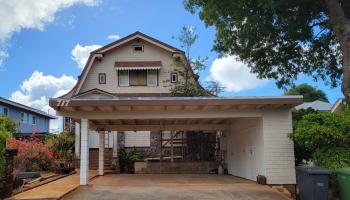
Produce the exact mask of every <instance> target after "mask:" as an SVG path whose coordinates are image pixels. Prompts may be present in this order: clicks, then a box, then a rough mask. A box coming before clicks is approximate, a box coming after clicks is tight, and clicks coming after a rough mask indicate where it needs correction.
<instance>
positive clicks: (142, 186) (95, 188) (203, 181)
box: [64, 174, 288, 200]
mask: <svg viewBox="0 0 350 200" xmlns="http://www.w3.org/2000/svg"><path fill="white" fill-rule="evenodd" d="M64 199H77V200H78V199H79V200H80V199H98V200H103V199H118V200H124V199H127V200H134V199H135V200H138V199H139V200H151V199H152V200H153V199H157V200H162V199H166V200H172V199H203V200H209V199H215V200H226V199H227V200H228V199H230V200H232V199H236V200H251V199H259V200H286V199H288V198H287V197H285V196H283V195H281V194H280V193H278V192H276V191H274V190H272V189H271V188H270V187H268V186H261V185H258V184H256V183H255V182H252V181H248V180H245V179H241V178H237V177H233V176H218V175H193V174H191V175H182V174H109V175H105V176H100V177H98V178H96V179H94V180H92V181H91V182H90V183H89V186H83V187H79V188H78V189H77V190H75V191H74V192H72V193H70V194H69V195H68V196H66V197H64Z"/></svg>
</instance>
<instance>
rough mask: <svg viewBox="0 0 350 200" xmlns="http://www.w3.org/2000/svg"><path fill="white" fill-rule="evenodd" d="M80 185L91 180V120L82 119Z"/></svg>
mask: <svg viewBox="0 0 350 200" xmlns="http://www.w3.org/2000/svg"><path fill="white" fill-rule="evenodd" d="M80 126H81V136H80V141H81V145H80V146H81V151H80V185H87V184H88V181H89V135H88V132H89V120H88V119H81V124H80Z"/></svg>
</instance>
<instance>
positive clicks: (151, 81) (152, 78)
mask: <svg viewBox="0 0 350 200" xmlns="http://www.w3.org/2000/svg"><path fill="white" fill-rule="evenodd" d="M147 85H148V86H157V85H158V71H157V70H147Z"/></svg>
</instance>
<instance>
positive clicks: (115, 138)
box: [112, 131, 118, 158]
mask: <svg viewBox="0 0 350 200" xmlns="http://www.w3.org/2000/svg"><path fill="white" fill-rule="evenodd" d="M112 133H113V158H116V157H118V132H117V131H113V132H112Z"/></svg>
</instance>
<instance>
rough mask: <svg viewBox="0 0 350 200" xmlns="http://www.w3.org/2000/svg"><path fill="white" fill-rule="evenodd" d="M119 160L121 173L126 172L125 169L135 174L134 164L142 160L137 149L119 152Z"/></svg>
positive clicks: (120, 150)
mask: <svg viewBox="0 0 350 200" xmlns="http://www.w3.org/2000/svg"><path fill="white" fill-rule="evenodd" d="M118 159H119V167H120V172H125V169H126V170H127V172H129V173H133V172H134V163H135V162H136V161H137V160H139V159H140V154H139V152H138V151H137V149H136V148H135V147H133V148H132V149H130V150H129V151H126V150H125V149H122V148H121V149H119V150H118Z"/></svg>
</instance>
